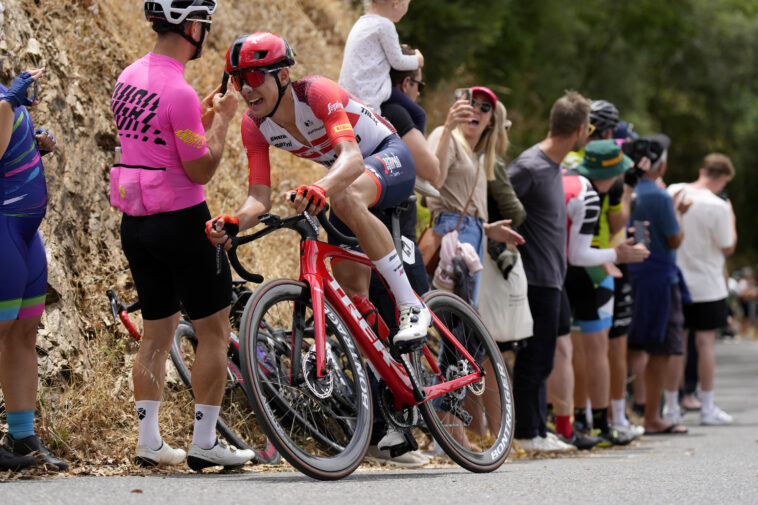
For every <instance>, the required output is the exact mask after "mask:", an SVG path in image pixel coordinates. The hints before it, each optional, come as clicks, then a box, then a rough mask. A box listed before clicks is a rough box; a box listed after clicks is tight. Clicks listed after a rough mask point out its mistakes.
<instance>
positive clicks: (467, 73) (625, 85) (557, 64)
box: [398, 0, 758, 261]
mask: <svg viewBox="0 0 758 505" xmlns="http://www.w3.org/2000/svg"><path fill="white" fill-rule="evenodd" d="M398 31H399V33H400V37H401V40H402V41H403V42H407V43H409V44H411V45H413V46H415V47H418V48H420V49H421V51H422V52H423V53H424V57H425V59H426V65H425V67H424V72H425V80H426V81H427V82H429V83H430V84H431V85H432V86H435V85H438V84H440V83H442V82H454V83H456V84H457V85H467V84H473V83H478V84H485V85H488V86H490V87H492V88H493V89H495V90H497V92H498V94H499V95H500V96H501V98H502V99H503V101H504V103H505V105H506V106H507V107H508V110H509V116H510V117H511V119H512V120H513V121H514V127H513V130H512V133H511V136H512V138H511V140H512V143H513V144H512V145H513V148H512V152H511V155H512V156H513V155H516V154H518V153H519V152H520V151H521V150H522V149H524V148H526V147H528V146H529V145H531V144H533V143H535V142H537V141H538V140H540V139H541V138H542V137H543V136H544V135H545V132H546V131H547V119H548V114H549V110H550V107H551V105H552V103H553V101H554V100H555V99H556V98H558V97H559V96H560V95H561V94H562V93H563V92H564V90H566V89H575V90H578V91H580V92H581V93H582V94H584V95H585V96H587V97H590V98H594V99H598V98H603V99H606V100H609V101H611V102H613V103H614V104H616V106H617V107H618V108H619V110H620V111H621V115H622V118H623V119H625V120H627V121H630V122H632V123H633V124H634V125H635V131H637V132H639V133H641V134H648V133H656V132H659V131H662V132H665V133H667V134H668V135H669V136H671V138H672V147H671V153H670V157H669V167H670V168H669V172H668V175H667V182H677V181H683V180H693V179H694V178H696V177H697V169H698V168H699V167H700V163H701V161H702V159H703V157H704V156H705V155H706V154H707V153H709V152H713V151H720V152H724V153H726V154H728V155H729V156H730V157H731V158H732V160H733V162H734V164H735V167H736V168H737V177H736V179H735V180H734V181H733V182H732V183H731V184H730V185H729V187H728V190H729V193H730V195H731V197H732V201H733V204H734V207H735V210H736V212H737V216H738V219H737V221H738V229H739V234H740V242H739V247H738V251H739V253H740V254H741V257H742V258H743V259H744V260H748V259H749V260H750V261H756V260H758V231H754V230H753V226H752V219H751V217H752V215H753V214H754V213H755V210H754V204H753V203H752V201H753V200H754V198H752V195H754V194H758V177H756V175H755V174H754V171H753V170H752V167H754V166H758V150H756V149H755V147H754V143H755V140H756V133H758V132H756V125H758V80H757V79H756V78H755V69H756V68H758V1H756V0H671V1H668V2H661V1H660V0H635V1H628V0H626V1H624V0H622V1H619V0H583V1H581V2H566V1H565V0H540V1H537V2H536V1H534V0H476V1H471V0H413V1H412V2H411V4H410V10H409V12H408V14H407V15H406V17H405V18H404V19H403V20H402V21H401V22H400V23H399V25H398ZM426 105H431V106H434V104H426Z"/></svg>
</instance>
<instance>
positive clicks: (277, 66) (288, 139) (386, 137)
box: [206, 32, 431, 350]
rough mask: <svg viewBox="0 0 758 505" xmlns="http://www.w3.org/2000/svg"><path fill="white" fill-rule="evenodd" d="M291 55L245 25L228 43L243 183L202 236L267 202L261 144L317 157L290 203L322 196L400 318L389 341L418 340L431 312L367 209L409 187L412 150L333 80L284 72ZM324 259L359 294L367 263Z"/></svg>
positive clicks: (242, 222)
mask: <svg viewBox="0 0 758 505" xmlns="http://www.w3.org/2000/svg"><path fill="white" fill-rule="evenodd" d="M294 56H295V53H294V51H292V49H291V48H290V46H289V45H288V44H287V42H286V41H285V40H284V39H283V38H281V37H279V36H278V35H275V34H273V33H269V32H258V33H254V34H252V35H245V36H243V37H240V38H239V39H237V40H236V41H235V42H234V43H233V44H232V46H231V47H230V48H229V51H228V53H227V57H226V72H227V73H228V74H229V75H230V77H231V81H232V83H233V84H234V87H235V88H236V89H237V90H238V91H239V92H240V93H242V96H243V98H244V100H245V101H246V102H247V104H248V107H249V108H248V110H247V111H246V113H245V117H244V118H243V120H242V140H243V143H244V145H245V151H246V152H247V158H248V169H249V180H248V182H249V191H248V196H247V199H246V200H245V202H244V203H243V204H242V207H241V208H240V209H239V210H238V211H237V214H236V215H235V216H234V217H231V218H230V217H229V216H226V215H224V216H220V217H219V218H218V219H216V220H213V221H209V222H208V224H207V225H206V229H207V230H208V234H209V238H211V240H212V241H213V242H215V243H217V244H221V243H225V242H226V241H227V240H228V237H227V236H226V234H225V233H224V232H223V231H221V230H222V227H223V224H224V222H230V221H231V222H235V223H238V224H239V229H240V230H244V229H246V228H251V227H253V226H255V225H256V224H258V222H259V221H258V216H260V215H261V214H264V213H266V212H268V210H269V209H270V208H271V178H270V171H271V165H270V161H269V153H268V151H269V146H270V145H273V146H275V147H278V148H280V149H284V150H286V151H289V152H291V153H292V154H294V155H295V156H298V157H301V158H306V159H311V160H313V161H316V162H318V163H320V164H322V165H324V166H325V167H327V168H329V169H330V170H329V172H328V173H327V175H326V176H324V177H322V178H321V179H319V180H318V181H316V182H314V183H313V184H310V185H303V186H300V187H299V188H297V189H295V190H293V191H291V192H289V196H290V197H291V198H294V200H292V207H293V208H294V209H295V211H296V212H304V211H306V210H307V211H309V212H311V213H318V212H319V211H321V210H322V209H323V208H324V205H325V203H326V198H327V197H329V198H330V200H331V207H332V213H331V216H330V220H331V221H332V222H333V223H334V224H335V226H337V228H338V229H340V230H341V231H343V232H345V233H347V234H350V235H353V234H354V235H355V236H356V237H357V239H358V241H359V243H360V247H361V248H362V250H363V251H364V252H365V253H366V254H367V255H368V257H369V258H370V259H371V260H372V261H373V262H374V265H375V266H376V268H377V270H378V271H379V272H380V273H381V274H382V276H383V277H384V278H385V279H386V280H387V282H388V284H389V287H390V290H391V291H392V293H393V294H394V296H395V299H396V301H397V304H398V308H399V314H400V320H399V330H398V333H397V335H396V336H395V337H394V339H393V345H395V346H397V348H398V349H400V350H406V349H408V350H410V349H412V348H414V347H416V346H418V345H420V344H422V343H423V342H424V341H425V337H426V329H427V327H428V326H429V324H430V321H431V314H430V312H429V310H428V309H427V308H426V306H424V304H423V303H422V302H421V301H420V300H419V298H418V297H417V296H416V294H415V293H414V292H413V289H411V286H410V284H409V282H408V278H407V277H406V275H405V271H404V269H403V264H402V260H401V258H400V257H399V256H398V254H397V252H396V251H395V248H394V244H393V241H392V237H391V235H390V232H389V230H387V227H386V226H385V225H383V224H382V222H381V221H380V220H379V219H378V218H377V217H376V216H375V215H374V212H378V211H380V210H382V209H386V208H389V207H393V206H395V205H397V204H399V203H401V202H403V201H404V200H406V199H407V198H408V197H409V196H410V195H411V194H412V193H413V187H414V183H415V182H414V181H415V174H416V170H415V165H414V163H413V158H412V156H411V153H410V151H409V150H408V148H407V146H406V145H405V143H404V142H403V141H402V140H401V139H400V137H399V136H398V135H397V133H395V129H394V128H393V127H392V126H391V125H390V124H389V123H387V122H386V121H385V120H384V119H383V118H382V117H381V116H377V115H375V114H374V113H373V112H372V110H371V109H370V108H368V107H366V106H364V105H363V104H362V103H361V102H360V101H359V100H358V99H356V98H355V97H353V96H351V95H350V94H349V93H348V92H347V91H346V90H344V89H343V88H341V87H340V86H339V85H338V84H337V83H335V82H333V81H331V80H329V79H327V78H325V77H321V76H318V75H314V76H309V77H305V78H303V79H300V80H296V81H291V80H290V68H289V67H290V66H292V65H294V64H295V59H294ZM214 222H215V223H216V224H215V228H213V224H212V223H214ZM351 231H352V233H351ZM332 267H333V271H334V275H335V277H336V278H337V280H338V282H339V283H340V285H341V286H342V288H343V289H344V290H345V291H346V292H347V294H348V295H349V296H353V295H363V296H366V295H368V290H369V280H370V269H369V268H368V267H366V266H364V265H359V264H357V263H354V262H349V261H340V262H335V263H333V264H332Z"/></svg>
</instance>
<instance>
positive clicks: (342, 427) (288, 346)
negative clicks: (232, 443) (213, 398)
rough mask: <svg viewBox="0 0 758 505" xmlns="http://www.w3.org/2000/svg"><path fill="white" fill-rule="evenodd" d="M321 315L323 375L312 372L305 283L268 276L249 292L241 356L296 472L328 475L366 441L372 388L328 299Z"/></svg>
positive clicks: (345, 468) (345, 469)
mask: <svg viewBox="0 0 758 505" xmlns="http://www.w3.org/2000/svg"><path fill="white" fill-rule="evenodd" d="M325 315H326V353H327V369H328V372H329V373H328V374H327V376H326V377H321V378H319V377H316V374H315V366H314V363H315V351H314V349H315V339H314V328H313V309H312V306H311V299H310V289H309V287H308V286H307V285H306V284H304V283H302V282H296V281H294V280H290V279H278V280H274V281H270V282H268V283H266V284H264V285H262V286H261V287H260V288H258V289H257V290H256V291H255V293H254V294H253V296H252V297H251V299H250V301H249V302H248V304H247V306H246V307H245V313H244V315H243V317H242V323H241V325H240V332H241V339H240V343H241V345H240V355H241V356H240V357H241V362H242V371H243V373H244V375H245V379H246V384H248V385H249V387H250V389H251V398H252V399H253V408H254V409H255V413H256V416H257V417H258V419H259V420H260V422H261V424H262V426H263V428H264V430H265V431H266V434H267V435H268V438H269V439H270V440H271V441H272V442H273V443H274V445H275V446H276V448H277V449H278V450H279V452H280V453H281V454H282V456H284V458H285V459H286V460H287V461H289V463H290V464H292V466H294V467H295V468H297V469H298V470H300V471H301V472H303V473H305V474H306V475H309V476H311V477H313V478H316V479H322V480H334V479H340V478H342V477H345V476H347V475H349V474H350V473H351V472H353V471H354V470H355V469H356V468H357V467H358V465H360V463H361V460H362V459H363V456H364V454H365V452H366V449H367V448H368V443H369V436H370V434H371V419H372V410H371V390H370V388H369V383H368V380H367V376H366V372H365V370H364V368H363V365H362V363H361V359H360V357H359V355H358V350H357V348H356V347H355V344H354V343H353V341H352V339H351V337H350V334H349V333H348V331H347V327H346V326H345V323H344V322H343V321H342V319H341V318H340V317H339V316H338V315H337V314H336V312H334V310H333V309H332V308H331V307H330V306H329V305H328V304H326V307H325ZM293 336H295V337H296V338H294V339H293ZM293 340H294V341H295V342H296V344H294V347H295V348H293ZM293 361H294V362H295V366H294V367H293V366H292V363H293ZM298 361H299V362H300V365H299V366H298V365H297V362H298Z"/></svg>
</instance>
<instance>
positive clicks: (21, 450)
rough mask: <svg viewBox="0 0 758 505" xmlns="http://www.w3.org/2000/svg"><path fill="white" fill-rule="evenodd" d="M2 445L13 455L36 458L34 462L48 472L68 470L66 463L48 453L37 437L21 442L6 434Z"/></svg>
mask: <svg viewBox="0 0 758 505" xmlns="http://www.w3.org/2000/svg"><path fill="white" fill-rule="evenodd" d="M2 445H4V446H5V448H6V449H8V450H10V451H12V452H13V453H15V454H18V455H21V456H32V457H34V458H36V460H37V461H36V462H37V463H39V464H40V465H42V466H44V467H46V468H47V469H48V470H55V471H64V470H68V463H66V462H65V461H63V460H62V459H59V458H56V457H55V456H53V455H52V454H50V451H49V450H48V449H47V447H45V446H44V445H42V442H41V441H40V439H39V437H37V435H29V436H28V437H26V438H22V439H21V440H16V439H15V438H13V436H12V435H11V434H10V433H6V434H5V438H4V439H3V443H2Z"/></svg>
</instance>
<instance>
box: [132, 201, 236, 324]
mask: <svg viewBox="0 0 758 505" xmlns="http://www.w3.org/2000/svg"><path fill="white" fill-rule="evenodd" d="M210 218H211V215H210V211H209V210H208V206H207V205H206V203H205V202H202V203H200V204H198V205H194V206H192V207H188V208H186V209H181V210H176V211H172V212H164V213H161V214H154V215H152V216H141V217H133V216H129V215H126V214H124V216H123V219H122V220H121V245H122V247H123V249H124V254H125V255H126V259H127V260H129V268H130V269H131V271H132V277H133V278H134V284H135V285H136V287H137V294H138V295H139V299H140V303H141V305H142V317H143V319H147V320H156V319H163V318H164V317H168V316H170V315H172V314H175V313H176V312H177V311H178V310H179V307H180V302H181V304H182V305H183V306H184V308H185V309H186V311H187V314H188V315H189V317H190V319H193V320H197V319H202V318H204V317H208V316H210V315H213V314H215V313H216V312H218V311H219V310H221V309H223V308H225V307H228V306H229V304H230V303H231V300H232V277H231V271H230V269H229V262H228V261H227V259H226V254H222V255H221V273H220V274H217V273H216V248H215V247H214V246H213V245H212V244H211V243H210V241H208V238H207V237H206V236H205V223H206V221H208V220H209V219H210Z"/></svg>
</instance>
